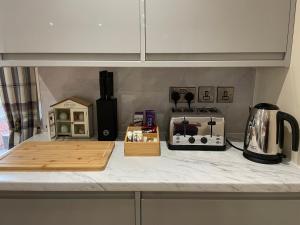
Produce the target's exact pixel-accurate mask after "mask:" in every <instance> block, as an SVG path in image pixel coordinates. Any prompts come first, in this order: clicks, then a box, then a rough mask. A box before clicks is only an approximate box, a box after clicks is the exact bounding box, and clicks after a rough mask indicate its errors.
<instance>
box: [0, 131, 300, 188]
mask: <svg viewBox="0 0 300 225" xmlns="http://www.w3.org/2000/svg"><path fill="white" fill-rule="evenodd" d="M32 140H48V136H47V134H41V135H37V136H35V137H34V138H32ZM161 152H162V155H161V157H124V154H123V142H121V141H117V142H116V146H115V149H114V151H113V153H112V155H111V158H110V160H109V163H108V165H107V167H106V169H105V170H104V171H101V172H7V171H6V172H0V191H183V192H189V191H191V192H300V167H298V166H296V165H294V164H292V163H287V162H286V163H282V164H279V165H263V164H257V163H254V162H251V161H248V160H246V159H245V158H244V157H243V156H242V153H241V152H240V151H238V150H235V149H233V148H229V149H228V150H227V151H225V152H202V151H197V152H192V151H170V150H168V148H167V145H166V143H165V142H161Z"/></svg>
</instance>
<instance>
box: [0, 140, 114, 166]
mask: <svg viewBox="0 0 300 225" xmlns="http://www.w3.org/2000/svg"><path fill="white" fill-rule="evenodd" d="M114 145H115V143H114V142H110V141H28V142H24V143H22V144H20V145H18V146H16V147H15V148H13V149H12V150H11V151H9V152H8V153H7V154H6V155H4V156H2V157H1V159H0V171H1V170H6V171H10V170H11V171H15V170H18V171H20V170H21V171H22V170H26V171H28V170H30V171H43V170H47V171H49V170H55V171H58V170H68V171H73V170H76V171H80V170H82V171H95V170H98V171H99V170H104V169H105V167H106V165H107V163H108V160H109V157H110V155H111V153H112V151H113V149H114Z"/></svg>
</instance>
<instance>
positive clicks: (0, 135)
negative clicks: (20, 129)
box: [0, 104, 9, 155]
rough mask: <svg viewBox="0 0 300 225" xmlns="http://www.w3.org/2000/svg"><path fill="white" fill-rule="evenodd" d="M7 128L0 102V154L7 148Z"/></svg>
mask: <svg viewBox="0 0 300 225" xmlns="http://www.w3.org/2000/svg"><path fill="white" fill-rule="evenodd" d="M8 145H9V128H8V122H7V118H6V113H5V111H4V109H3V106H2V104H0V155H1V154H2V153H4V152H6V151H7V150H8Z"/></svg>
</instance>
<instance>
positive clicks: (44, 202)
mask: <svg viewBox="0 0 300 225" xmlns="http://www.w3.org/2000/svg"><path fill="white" fill-rule="evenodd" d="M0 224H1V225H2V224H3V225H134V224H135V211H134V199H130V198H120V199H118V198H114V197H109V198H101V197H100V198H98V197H93V198H89V199H70V198H68V199H55V198H51V199H47V198H45V199H0Z"/></svg>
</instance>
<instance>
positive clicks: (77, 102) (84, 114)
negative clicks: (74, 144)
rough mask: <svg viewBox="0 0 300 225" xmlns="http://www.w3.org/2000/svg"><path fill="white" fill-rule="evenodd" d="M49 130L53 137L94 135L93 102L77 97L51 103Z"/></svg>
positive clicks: (87, 136)
mask: <svg viewBox="0 0 300 225" xmlns="http://www.w3.org/2000/svg"><path fill="white" fill-rule="evenodd" d="M50 107H51V110H50V111H49V115H48V117H49V118H48V132H49V134H50V137H51V139H56V138H60V137H64V138H68V137H70V138H89V137H92V135H93V123H92V119H93V104H92V103H91V102H88V101H85V100H82V99H80V98H76V97H70V98H66V99H64V100H62V101H60V102H58V103H56V104H54V105H51V106H50Z"/></svg>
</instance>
